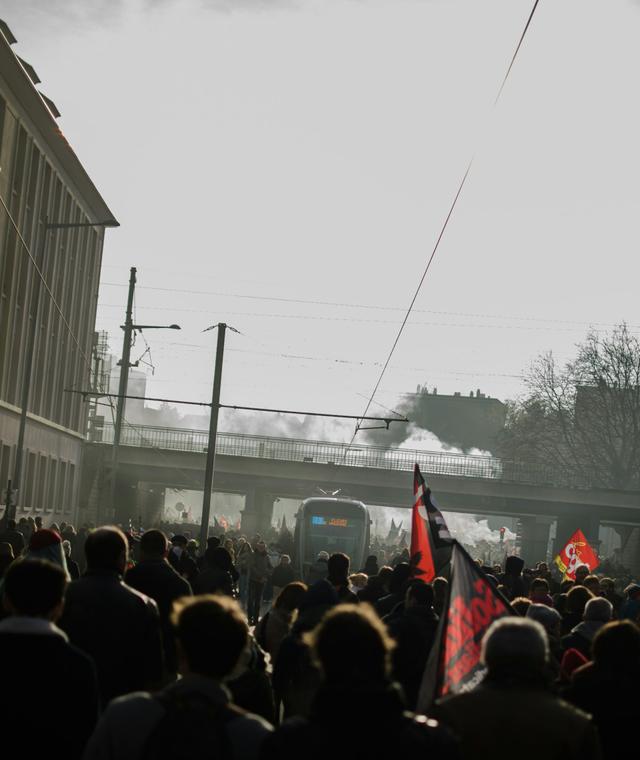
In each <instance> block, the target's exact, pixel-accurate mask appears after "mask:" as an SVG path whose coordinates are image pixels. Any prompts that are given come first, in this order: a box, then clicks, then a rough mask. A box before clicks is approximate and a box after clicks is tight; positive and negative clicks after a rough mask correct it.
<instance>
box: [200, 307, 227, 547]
mask: <svg viewBox="0 0 640 760" xmlns="http://www.w3.org/2000/svg"><path fill="white" fill-rule="evenodd" d="M226 329H227V326H226V324H225V323H224V322H220V324H219V325H218V345H217V348H216V367H215V370H214V373H213V393H212V395H211V419H210V420H209V445H208V448H207V464H206V466H205V470H204V494H203V496H202V520H201V523H200V551H201V552H204V550H205V548H206V545H207V537H208V535H209V515H210V513H211V489H212V487H213V473H214V468H215V461H216V438H217V436H218V412H219V411H220V386H221V384H222V361H223V358H224V335H225V332H226Z"/></svg>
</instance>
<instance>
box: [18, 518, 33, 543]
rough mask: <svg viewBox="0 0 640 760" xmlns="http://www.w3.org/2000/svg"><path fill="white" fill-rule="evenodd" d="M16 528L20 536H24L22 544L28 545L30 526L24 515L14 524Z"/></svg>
mask: <svg viewBox="0 0 640 760" xmlns="http://www.w3.org/2000/svg"><path fill="white" fill-rule="evenodd" d="M16 530H18V531H20V533H22V537H23V538H24V545H25V546H28V545H29V540H30V538H31V533H32V527H31V524H30V523H29V521H28V520H27V518H26V517H21V518H20V519H19V520H18V525H17V526H16Z"/></svg>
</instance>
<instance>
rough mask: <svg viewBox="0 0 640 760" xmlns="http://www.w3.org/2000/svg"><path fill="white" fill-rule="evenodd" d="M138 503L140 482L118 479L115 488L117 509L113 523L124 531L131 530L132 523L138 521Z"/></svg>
mask: <svg viewBox="0 0 640 760" xmlns="http://www.w3.org/2000/svg"><path fill="white" fill-rule="evenodd" d="M137 503H138V482H137V481H133V480H125V479H124V478H118V480H117V482H116V488H115V509H114V515H113V522H114V523H115V525H119V526H121V527H122V530H124V531H127V530H129V523H130V521H133V522H135V520H136V519H137V517H136V515H137V512H136V508H137Z"/></svg>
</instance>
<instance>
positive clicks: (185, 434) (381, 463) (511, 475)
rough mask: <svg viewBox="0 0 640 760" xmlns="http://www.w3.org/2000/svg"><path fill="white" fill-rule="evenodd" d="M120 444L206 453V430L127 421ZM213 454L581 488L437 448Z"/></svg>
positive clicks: (289, 447)
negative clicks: (431, 449)
mask: <svg viewBox="0 0 640 760" xmlns="http://www.w3.org/2000/svg"><path fill="white" fill-rule="evenodd" d="M96 437H97V436H94V437H93V439H92V440H93V442H95V443H106V444H109V443H113V426H112V425H108V424H107V425H105V426H104V428H103V430H102V431H101V433H100V435H99V440H96ZM121 444H122V445H123V446H138V447H145V448H154V449H162V450H167V451H189V452H199V453H204V452H206V451H207V444H208V431H206V430H184V429H179V428H165V427H152V426H146V425H130V424H129V425H127V426H126V427H124V428H123V430H122V435H121ZM216 454H221V455H229V456H242V457H252V458H258V459H274V460H281V461H286V462H313V463H319V464H336V465H343V466H347V467H371V468H374V469H382V470H412V469H413V465H414V464H415V463H416V462H417V463H418V464H419V466H420V469H421V470H422V471H423V473H424V474H425V475H427V474H431V475H449V476H453V477H470V478H486V479H491V480H502V481H505V482H512V483H526V484H531V485H550V486H563V487H571V488H587V487H589V484H587V483H584V482H577V479H576V478H575V477H572V475H571V474H570V473H566V472H564V471H563V470H561V469H560V468H555V467H546V466H544V465H540V464H536V463H531V462H513V461H508V460H502V459H499V458H498V457H491V456H472V455H467V454H456V453H449V452H442V451H433V452H431V451H419V450H414V449H404V448H385V447H381V446H362V445H358V446H348V445H347V444H345V443H329V442H326V441H308V440H303V439H293V438H272V437H268V436H257V435H245V434H242V433H219V434H218V440H217V446H216Z"/></svg>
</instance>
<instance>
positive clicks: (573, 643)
mask: <svg viewBox="0 0 640 760" xmlns="http://www.w3.org/2000/svg"><path fill="white" fill-rule="evenodd" d="M612 615H613V605H612V604H611V602H610V601H609V600H608V599H604V598H603V597H601V596H598V597H595V598H594V599H589V601H588V602H587V604H586V606H585V608H584V619H583V621H582V622H581V623H578V625H576V626H575V628H573V629H572V630H571V633H569V634H567V635H566V636H563V637H562V646H563V648H564V649H565V650H567V649H577V650H578V652H581V653H582V654H583V655H584V656H585V657H587V658H588V659H591V645H592V643H593V639H594V637H595V635H596V633H598V631H599V630H600V629H601V628H602V627H603V626H604V625H606V624H607V623H609V622H610V621H611V617H612Z"/></svg>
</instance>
